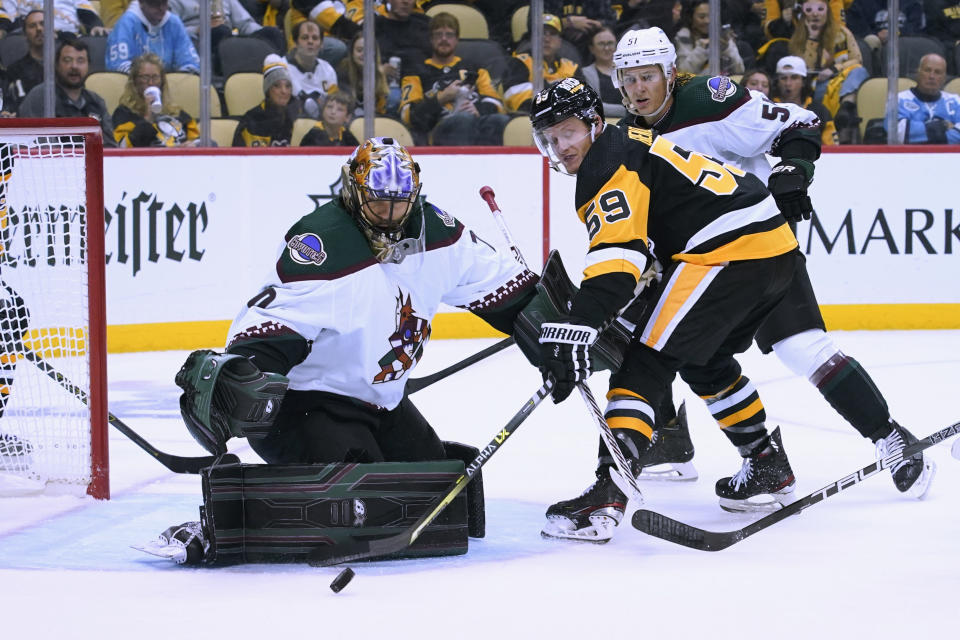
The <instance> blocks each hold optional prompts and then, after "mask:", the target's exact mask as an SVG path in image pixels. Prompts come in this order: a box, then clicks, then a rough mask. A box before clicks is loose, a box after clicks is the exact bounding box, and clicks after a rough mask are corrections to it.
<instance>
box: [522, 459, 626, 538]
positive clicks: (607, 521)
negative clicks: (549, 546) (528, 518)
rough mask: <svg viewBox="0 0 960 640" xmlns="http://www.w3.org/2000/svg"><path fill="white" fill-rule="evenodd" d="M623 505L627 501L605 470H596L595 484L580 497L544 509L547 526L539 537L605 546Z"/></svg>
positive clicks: (619, 517)
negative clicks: (545, 510)
mask: <svg viewBox="0 0 960 640" xmlns="http://www.w3.org/2000/svg"><path fill="white" fill-rule="evenodd" d="M626 505H627V497H626V496H625V495H624V493H623V492H622V491H620V489H619V488H618V487H617V485H616V484H615V483H614V482H613V480H612V479H611V477H610V474H609V473H608V472H607V467H603V468H601V469H597V481H596V482H594V483H593V484H592V485H590V486H589V487H588V488H587V490H586V491H584V492H583V494H582V495H580V496H579V497H577V498H573V499H572V500H563V501H561V502H558V503H556V504H554V505H551V506H550V508H549V509H547V524H546V525H545V526H544V527H543V530H542V531H541V532H540V535H541V536H543V537H544V538H556V539H563V540H577V541H580V542H592V543H594V544H604V543H606V542H609V541H610V538H612V537H613V532H614V530H615V529H616V528H617V525H618V524H620V521H621V520H622V519H623V512H624V510H625V509H626Z"/></svg>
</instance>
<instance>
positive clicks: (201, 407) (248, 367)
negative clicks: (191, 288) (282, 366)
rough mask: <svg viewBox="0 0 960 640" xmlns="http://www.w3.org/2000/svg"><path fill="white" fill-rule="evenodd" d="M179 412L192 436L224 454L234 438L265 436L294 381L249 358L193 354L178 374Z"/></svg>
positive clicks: (229, 355)
mask: <svg viewBox="0 0 960 640" xmlns="http://www.w3.org/2000/svg"><path fill="white" fill-rule="evenodd" d="M175 382H176V384H177V386H178V387H180V388H181V389H183V394H181V396H180V414H181V415H182V416H183V420H184V422H185V423H186V424H187V430H188V431H189V432H190V435H192V436H193V438H194V439H195V440H196V441H197V442H198V443H199V444H200V446H202V447H203V448H204V449H206V450H207V451H209V452H210V453H212V454H213V455H216V456H219V455H223V454H224V453H226V452H227V440H229V439H230V438H231V436H237V437H241V438H256V437H260V438H262V437H264V436H266V435H267V434H268V433H269V432H270V429H271V427H272V426H273V423H274V420H276V418H277V415H278V414H279V413H280V403H281V401H282V400H283V396H284V395H285V394H286V392H287V386H288V384H289V381H288V379H287V377H286V376H283V375H280V374H279V373H264V372H262V371H260V369H258V368H257V367H256V365H254V364H253V363H252V362H251V361H250V360H247V359H246V358H244V357H242V356H238V355H235V354H229V353H217V352H215V351H210V350H208V349H204V350H200V351H194V352H193V353H191V354H190V355H189V356H188V357H187V361H186V362H184V363H183V367H181V368H180V371H179V372H178V373H177V377H176V379H175Z"/></svg>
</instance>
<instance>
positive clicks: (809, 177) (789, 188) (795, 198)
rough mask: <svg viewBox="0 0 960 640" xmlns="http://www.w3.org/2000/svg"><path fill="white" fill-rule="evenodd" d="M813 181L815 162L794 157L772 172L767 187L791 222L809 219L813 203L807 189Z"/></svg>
mask: <svg viewBox="0 0 960 640" xmlns="http://www.w3.org/2000/svg"><path fill="white" fill-rule="evenodd" d="M811 182H813V163H812V162H807V161H806V160H801V159H800V158H792V159H790V160H784V161H783V162H780V163H779V164H777V165H776V166H774V167H773V170H772V171H771V172H770V178H769V179H768V180H767V189H769V190H770V195H772V196H773V199H774V200H775V201H776V203H777V208H778V209H780V213H782V214H783V217H784V218H786V219H787V220H788V221H790V222H799V221H800V220H809V219H810V214H812V213H813V203H812V202H810V196H808V195H807V189H808V188H809V187H810V183H811Z"/></svg>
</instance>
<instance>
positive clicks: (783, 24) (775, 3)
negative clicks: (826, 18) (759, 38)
mask: <svg viewBox="0 0 960 640" xmlns="http://www.w3.org/2000/svg"><path fill="white" fill-rule="evenodd" d="M829 2H830V15H831V16H832V19H833V22H834V24H840V25H842V24H844V21H843V17H844V10H845V9H846V8H847V7H849V6H850V5H851V4H853V0H829ZM799 5H800V0H763V13H764V17H763V29H764V33H765V34H766V35H767V36H768V37H770V38H789V37H790V34H791V33H793V20H794V18H796V17H797V16H796V14H797V13H799ZM795 9H796V11H795Z"/></svg>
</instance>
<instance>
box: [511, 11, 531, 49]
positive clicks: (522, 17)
mask: <svg viewBox="0 0 960 640" xmlns="http://www.w3.org/2000/svg"><path fill="white" fill-rule="evenodd" d="M529 15H530V6H529V5H527V6H525V7H518V8H517V10H516V11H514V12H513V15H512V16H510V35H511V36H513V42H514V44H516V43H518V42H520V38H522V37H523V34H525V33H526V32H527V16H529Z"/></svg>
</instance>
